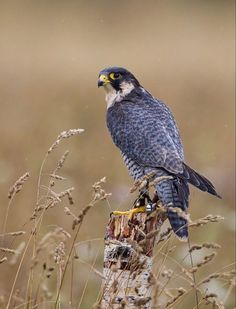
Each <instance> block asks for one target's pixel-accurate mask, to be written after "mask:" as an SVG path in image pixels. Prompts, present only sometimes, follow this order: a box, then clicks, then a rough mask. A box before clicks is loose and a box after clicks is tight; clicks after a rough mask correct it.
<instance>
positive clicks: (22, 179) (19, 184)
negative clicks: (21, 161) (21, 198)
mask: <svg viewBox="0 0 236 309" xmlns="http://www.w3.org/2000/svg"><path fill="white" fill-rule="evenodd" d="M29 176H30V174H29V173H28V172H27V173H25V174H24V175H22V176H21V177H20V178H19V179H17V181H16V182H15V183H14V185H13V186H12V187H11V188H10V189H9V191H8V198H9V199H10V198H12V197H13V196H14V195H15V194H16V193H18V192H20V190H21V189H22V187H23V185H24V183H25V182H26V181H27V180H28V178H29Z"/></svg>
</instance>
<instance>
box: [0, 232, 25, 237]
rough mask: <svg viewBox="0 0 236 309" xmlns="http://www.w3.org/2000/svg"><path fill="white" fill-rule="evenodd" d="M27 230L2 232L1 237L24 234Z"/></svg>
mask: <svg viewBox="0 0 236 309" xmlns="http://www.w3.org/2000/svg"><path fill="white" fill-rule="evenodd" d="M24 234H25V231H15V232H8V233H4V234H0V237H5V236H21V235H24Z"/></svg>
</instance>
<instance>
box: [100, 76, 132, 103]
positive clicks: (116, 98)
mask: <svg viewBox="0 0 236 309" xmlns="http://www.w3.org/2000/svg"><path fill="white" fill-rule="evenodd" d="M120 88H121V90H119V91H116V90H115V89H114V88H113V87H112V86H111V85H110V84H107V85H105V86H104V89H105V92H106V97H105V99H106V102H107V108H109V107H111V106H112V105H114V104H115V103H116V102H120V101H121V100H122V99H123V98H124V97H126V96H127V94H129V93H130V92H131V91H132V90H133V89H134V85H133V84H132V83H126V82H123V83H121V87H120Z"/></svg>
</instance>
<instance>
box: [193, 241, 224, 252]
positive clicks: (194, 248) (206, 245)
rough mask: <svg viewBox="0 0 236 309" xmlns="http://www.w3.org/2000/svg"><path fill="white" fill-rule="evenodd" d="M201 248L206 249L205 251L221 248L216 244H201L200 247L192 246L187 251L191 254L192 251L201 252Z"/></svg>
mask: <svg viewBox="0 0 236 309" xmlns="http://www.w3.org/2000/svg"><path fill="white" fill-rule="evenodd" d="M202 248H207V249H220V248H221V246H220V245H218V244H216V243H208V242H207V243H203V244H201V245H192V246H191V248H190V249H189V252H193V251H194V250H201V249H202Z"/></svg>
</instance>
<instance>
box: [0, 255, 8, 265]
mask: <svg viewBox="0 0 236 309" xmlns="http://www.w3.org/2000/svg"><path fill="white" fill-rule="evenodd" d="M6 261H7V257H6V256H4V257H3V258H1V259H0V264H2V263H4V262H6Z"/></svg>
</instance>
